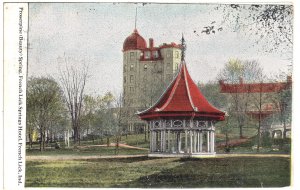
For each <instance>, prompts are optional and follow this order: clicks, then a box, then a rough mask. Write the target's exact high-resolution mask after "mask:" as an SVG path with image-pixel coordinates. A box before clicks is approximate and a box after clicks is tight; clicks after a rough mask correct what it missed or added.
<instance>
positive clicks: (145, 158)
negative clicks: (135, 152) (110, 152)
mask: <svg viewBox="0 0 300 190" xmlns="http://www.w3.org/2000/svg"><path fill="white" fill-rule="evenodd" d="M158 159H159V158H149V157H148V156H147V155H145V156H139V157H132V158H100V159H88V160H84V159H83V160H82V161H89V162H120V163H134V162H141V161H153V160H158Z"/></svg>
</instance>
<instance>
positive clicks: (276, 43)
mask: <svg viewBox="0 0 300 190" xmlns="http://www.w3.org/2000/svg"><path fill="white" fill-rule="evenodd" d="M215 10H216V11H218V12H220V11H221V12H222V13H223V19H222V20H221V21H216V20H214V19H212V21H211V24H210V25H208V26H205V27H203V30H202V33H205V34H208V35H209V34H215V33H217V32H221V31H224V30H226V29H228V30H231V31H232V32H243V33H244V34H246V35H249V36H251V37H253V38H254V42H255V44H259V43H261V42H263V41H264V40H266V39H267V40H268V43H265V44H264V46H263V50H264V51H265V52H272V51H279V52H282V53H284V52H285V53H286V52H288V53H291V52H292V45H293V5H291V4H287V5H283V4H222V5H217V6H216V7H215ZM195 32H196V31H195Z"/></svg>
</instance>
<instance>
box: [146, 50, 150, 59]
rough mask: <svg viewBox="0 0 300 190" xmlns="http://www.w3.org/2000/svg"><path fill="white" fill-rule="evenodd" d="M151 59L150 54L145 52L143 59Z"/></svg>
mask: <svg viewBox="0 0 300 190" xmlns="http://www.w3.org/2000/svg"><path fill="white" fill-rule="evenodd" d="M150 57H151V52H150V51H146V52H145V59H150Z"/></svg>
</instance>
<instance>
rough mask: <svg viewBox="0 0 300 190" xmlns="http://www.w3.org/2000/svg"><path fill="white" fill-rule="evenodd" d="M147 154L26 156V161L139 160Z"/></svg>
mask: <svg viewBox="0 0 300 190" xmlns="http://www.w3.org/2000/svg"><path fill="white" fill-rule="evenodd" d="M146 156H147V154H137V155H110V156H100V155H99V156H97V155H95V156H80V155H53V156H26V161H34V160H49V161H55V160H90V159H101V158H103V159H105V158H106V159H107V158H138V157H146Z"/></svg>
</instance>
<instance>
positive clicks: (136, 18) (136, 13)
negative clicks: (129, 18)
mask: <svg viewBox="0 0 300 190" xmlns="http://www.w3.org/2000/svg"><path fill="white" fill-rule="evenodd" d="M136 20H137V7H136V8H135V19H134V29H136Z"/></svg>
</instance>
